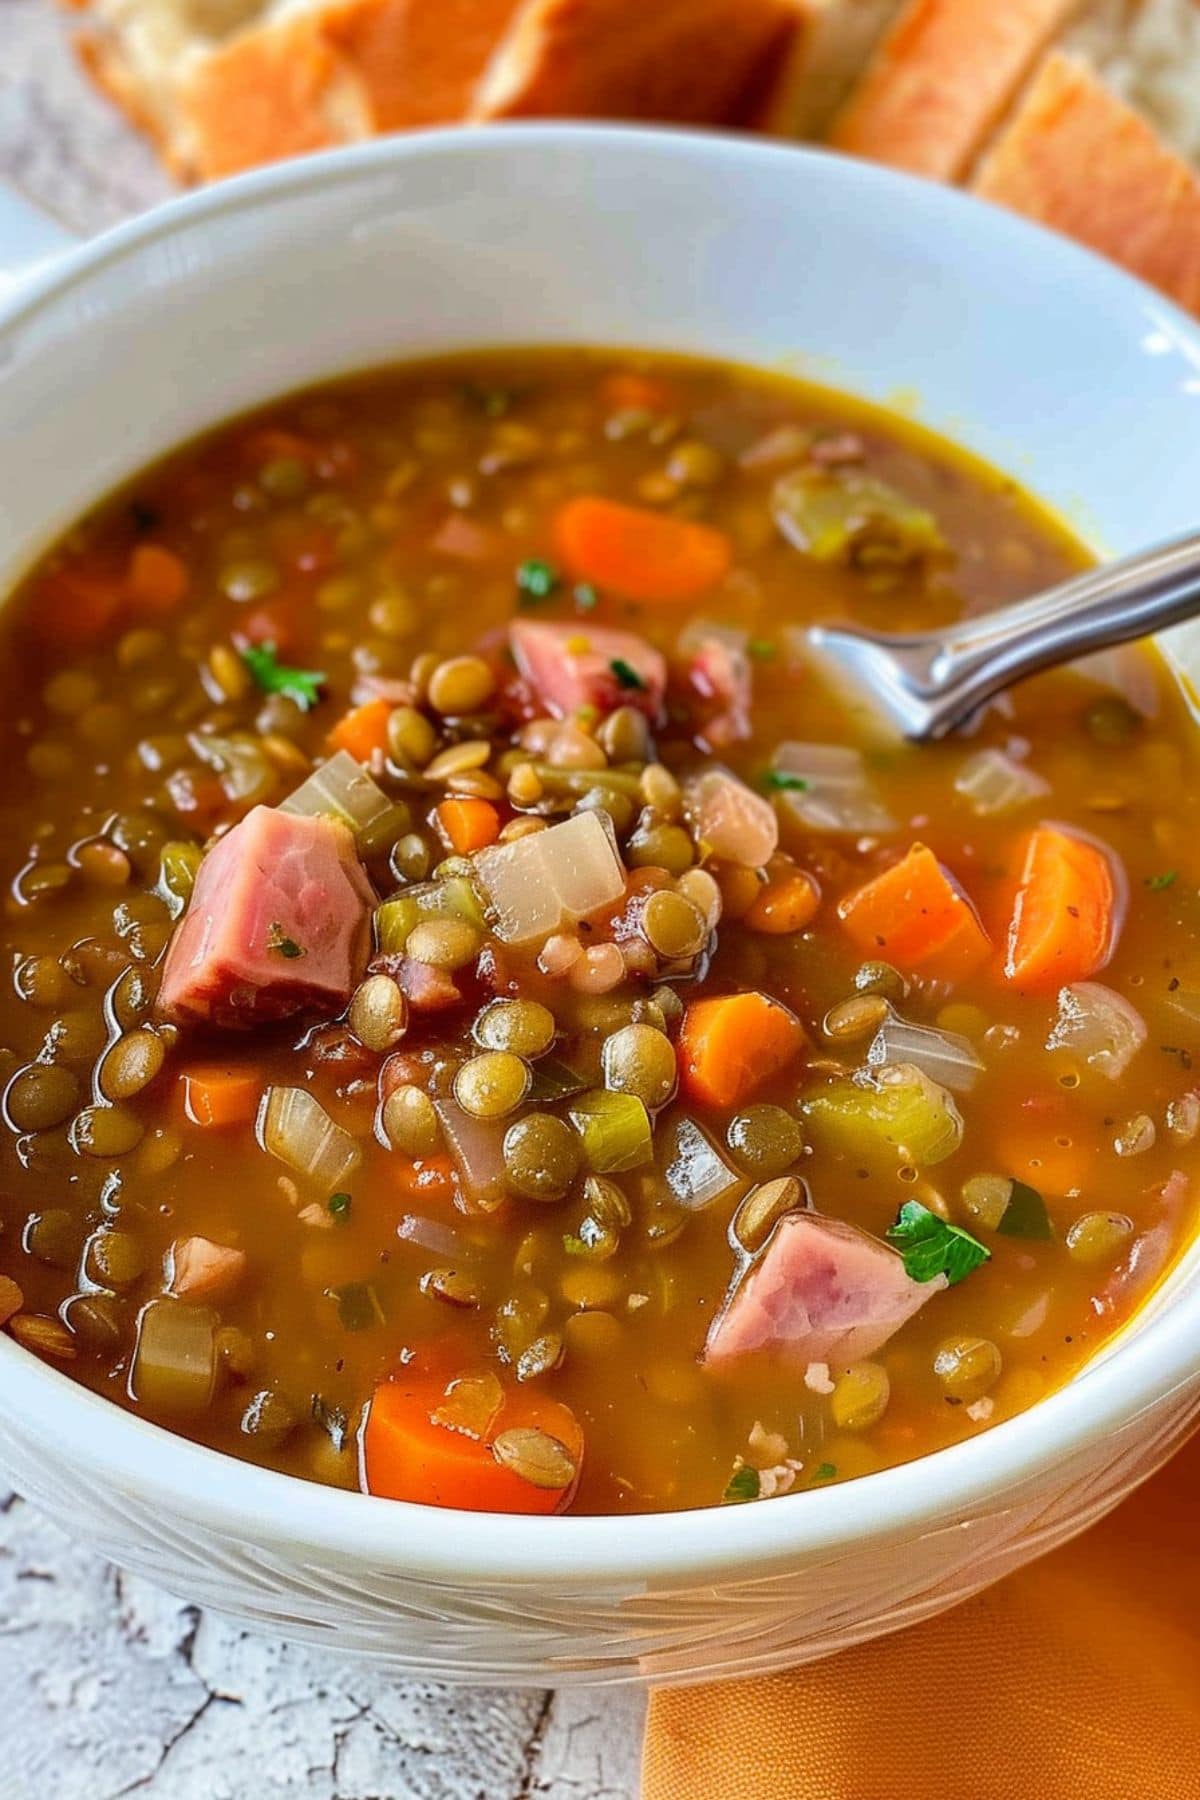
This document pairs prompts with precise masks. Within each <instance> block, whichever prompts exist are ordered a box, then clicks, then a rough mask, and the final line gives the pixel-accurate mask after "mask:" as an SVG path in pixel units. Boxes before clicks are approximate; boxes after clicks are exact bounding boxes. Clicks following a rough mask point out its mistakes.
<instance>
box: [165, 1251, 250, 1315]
mask: <svg viewBox="0 0 1200 1800" xmlns="http://www.w3.org/2000/svg"><path fill="white" fill-rule="evenodd" d="M171 1265H172V1272H171V1292H172V1294H174V1295H175V1298H176V1299H177V1300H193V1301H196V1302H198V1303H199V1304H201V1305H207V1304H208V1303H209V1302H210V1301H214V1300H223V1299H225V1297H226V1296H227V1295H228V1294H231V1293H232V1292H233V1290H234V1288H235V1287H236V1286H237V1284H238V1282H239V1281H240V1280H241V1279H242V1276H243V1275H244V1274H245V1272H246V1253H245V1251H244V1250H233V1249H231V1248H230V1246H229V1245H228V1244H214V1242H213V1241H212V1239H211V1238H206V1237H186V1238H180V1239H179V1241H178V1242H177V1243H176V1244H175V1246H174V1247H173V1249H172V1251H171Z"/></svg>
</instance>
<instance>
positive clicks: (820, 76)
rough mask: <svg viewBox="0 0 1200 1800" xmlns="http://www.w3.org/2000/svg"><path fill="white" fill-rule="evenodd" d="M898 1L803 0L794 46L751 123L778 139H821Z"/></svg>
mask: <svg viewBox="0 0 1200 1800" xmlns="http://www.w3.org/2000/svg"><path fill="white" fill-rule="evenodd" d="M899 4H900V0H800V17H799V20H798V23H797V27H796V29H795V31H794V32H793V33H792V39H791V45H790V48H789V49H788V51H787V52H786V53H785V55H784V56H782V57H781V58H780V61H779V67H778V68H777V70H776V72H775V77H774V79H773V80H772V81H771V82H770V83H769V85H768V87H767V90H766V92H765V93H764V95H763V101H762V105H761V107H760V108H759V109H758V111H757V112H756V114H755V116H754V118H753V119H752V120H751V121H750V123H751V124H752V125H754V126H755V127H756V128H757V129H758V130H759V131H769V132H771V133H773V134H774V135H775V136H777V137H794V138H815V137H819V136H820V135H821V133H822V132H823V131H824V130H825V128H826V126H827V125H828V123H829V121H830V119H831V118H832V117H833V115H834V113H835V112H836V111H837V109H838V107H839V106H840V105H841V103H842V101H843V100H844V99H845V97H846V94H847V93H848V92H849V89H850V86H851V83H852V82H853V81H854V79H855V77H856V76H857V75H858V74H859V72H860V71H861V69H862V66H863V63H864V62H865V61H866V59H867V57H868V56H869V55H870V54H871V51H872V50H873V49H874V47H875V44H876V42H877V41H878V39H879V37H880V35H881V33H882V32H883V30H884V29H885V27H886V26H887V25H888V23H889V21H890V20H891V19H892V18H893V17H894V16H895V13H896V10H897V7H898V6H899Z"/></svg>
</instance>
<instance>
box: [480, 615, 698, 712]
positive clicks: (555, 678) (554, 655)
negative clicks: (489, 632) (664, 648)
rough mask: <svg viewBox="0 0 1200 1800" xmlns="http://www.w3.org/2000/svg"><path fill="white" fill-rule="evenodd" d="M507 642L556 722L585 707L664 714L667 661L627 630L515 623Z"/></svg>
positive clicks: (518, 621)
mask: <svg viewBox="0 0 1200 1800" xmlns="http://www.w3.org/2000/svg"><path fill="white" fill-rule="evenodd" d="M509 641H510V643H511V644H512V652H513V655H514V656H515V657H516V660H517V667H518V669H519V670H520V671H521V674H522V675H523V676H524V677H525V679H526V681H527V682H528V683H529V685H530V687H531V688H533V689H534V691H535V693H536V694H537V697H538V699H539V700H540V701H541V702H542V704H543V706H545V707H546V708H547V710H548V711H550V712H552V713H554V714H555V716H556V717H557V718H560V719H567V718H570V716H571V715H572V713H576V712H578V711H579V709H580V708H581V707H585V706H586V707H594V708H595V709H596V711H597V712H602V713H606V712H612V711H613V710H614V708H616V707H618V706H636V707H638V708H639V710H640V711H642V712H644V713H645V714H646V715H647V716H648V717H649V718H651V719H655V718H657V717H658V715H659V713H660V711H661V710H662V703H663V695H664V693H665V692H666V687H667V664H666V659H665V658H664V657H663V656H662V655H661V654H660V653H659V652H658V651H657V650H655V649H654V648H653V646H652V645H650V644H648V643H646V641H645V639H644V638H640V637H635V636H634V634H633V632H631V631H609V630H607V629H605V628H603V627H601V626H599V625H583V624H579V625H570V624H567V625H554V624H549V623H546V624H542V623H539V622H537V621H535V620H532V619H518V620H517V621H516V623H515V624H514V625H513V626H512V628H511V630H510V632H509Z"/></svg>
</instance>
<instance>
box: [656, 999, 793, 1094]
mask: <svg viewBox="0 0 1200 1800" xmlns="http://www.w3.org/2000/svg"><path fill="white" fill-rule="evenodd" d="M803 1045H804V1028H803V1026H802V1025H801V1023H800V1021H799V1019H798V1018H797V1017H796V1016H795V1014H794V1013H791V1012H789V1011H788V1009H787V1007H786V1006H782V1005H780V1003H779V1001H778V1000H772V999H770V998H768V996H767V995H766V994H760V993H757V992H753V991H752V992H750V993H748V994H721V995H718V996H716V997H714V998H712V999H708V1000H693V1002H692V1004H691V1005H690V1006H689V1007H688V1009H687V1012H686V1013H685V1014H684V1017H683V1025H682V1027H681V1028H680V1032H679V1079H680V1083H681V1086H682V1088H683V1091H684V1093H685V1094H686V1095H688V1097H689V1098H691V1099H693V1100H698V1101H700V1102H701V1103H702V1104H703V1105H705V1106H721V1107H728V1106H740V1105H741V1103H742V1101H743V1100H746V1099H748V1098H749V1096H750V1095H751V1094H752V1093H754V1091H755V1089H756V1088H759V1087H761V1086H762V1084H763V1082H764V1081H768V1080H769V1079H770V1078H771V1076H772V1075H776V1074H778V1072H779V1071H780V1069H784V1068H786V1067H787V1065H788V1063H790V1062H792V1061H794V1059H795V1058H796V1057H797V1056H798V1055H799V1054H800V1051H801V1049H802V1047H803Z"/></svg>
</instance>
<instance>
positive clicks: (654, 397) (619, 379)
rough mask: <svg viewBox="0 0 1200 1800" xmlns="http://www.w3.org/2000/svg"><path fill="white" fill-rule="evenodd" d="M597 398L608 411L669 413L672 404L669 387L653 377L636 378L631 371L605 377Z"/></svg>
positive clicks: (640, 376)
mask: <svg viewBox="0 0 1200 1800" xmlns="http://www.w3.org/2000/svg"><path fill="white" fill-rule="evenodd" d="M600 393H601V399H602V402H603V404H604V405H605V406H606V407H607V408H608V410H609V411H610V412H649V413H665V412H670V410H671V408H672V406H673V405H674V403H675V395H674V391H673V389H672V388H671V386H670V384H669V383H668V382H666V381H661V380H660V379H659V378H658V377H657V376H655V375H638V374H636V373H635V372H634V371H633V370H632V369H621V370H618V371H617V373H616V374H615V375H606V376H605V378H604V381H603V383H602V385H601V390H600Z"/></svg>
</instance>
